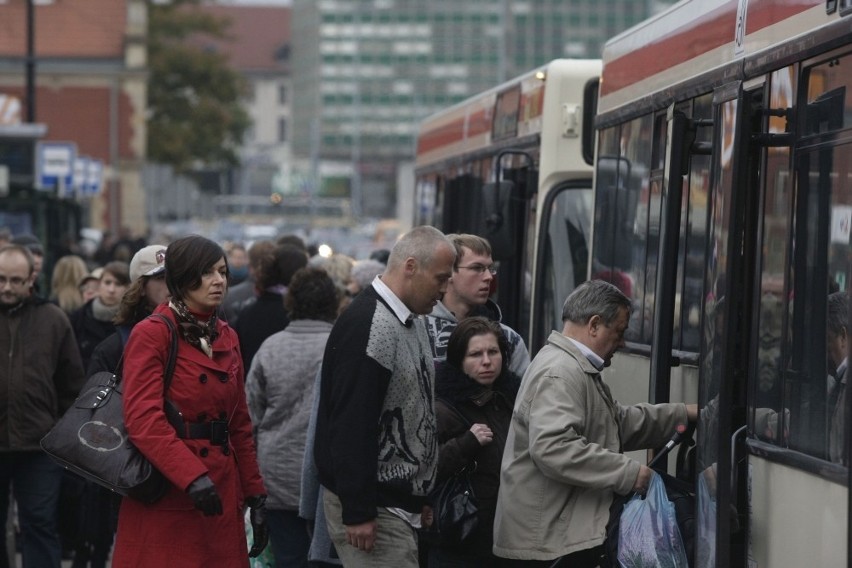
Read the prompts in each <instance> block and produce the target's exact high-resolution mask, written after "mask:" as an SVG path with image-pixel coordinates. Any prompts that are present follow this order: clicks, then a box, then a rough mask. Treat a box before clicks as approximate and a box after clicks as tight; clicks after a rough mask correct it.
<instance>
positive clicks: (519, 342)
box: [426, 300, 530, 377]
mask: <svg viewBox="0 0 852 568" xmlns="http://www.w3.org/2000/svg"><path fill="white" fill-rule="evenodd" d="M470 315H471V316H483V317H486V318H488V319H490V320H492V321H496V322H497V323H499V324H500V327H501V328H502V329H503V335H505V336H506V339H507V340H508V341H509V347H510V349H511V352H512V356H511V360H510V361H509V369H510V370H511V371H512V372H513V373H515V374H516V375H518V376H519V377H523V376H524V371H526V370H527V366H528V365H529V364H530V352H529V351H528V350H527V346H526V344H525V343H524V338H523V337H521V336H520V334H519V333H518V332H517V331H515V330H514V329H512V328H511V327H509V326H508V325H506V324H504V323H502V322H501V321H500V320H501V319H502V317H503V314H502V312H500V308H499V306H497V304H495V303H494V302H493V301H491V300H488V301H487V302H486V303H485V305H484V306H480V307H479V308H478V309H477V310H476V311H475V312H474V313H472V314H470ZM458 324H459V320H458V318H457V317H456V315H455V314H454V313H453V312H451V311H450V310H448V309H447V306H445V305H444V303H443V302H438V303H437V304H435V307H434V308H432V313H431V314H429V315H427V316H426V330H427V331H428V332H429V345H430V347H432V358H433V359H434V360H435V361H436V362H438V361H444V360H446V358H447V343H449V341H450V334H452V333H453V330H454V329H455V328H456V326H458Z"/></svg>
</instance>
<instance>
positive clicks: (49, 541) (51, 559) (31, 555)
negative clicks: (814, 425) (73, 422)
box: [0, 452, 62, 568]
mask: <svg viewBox="0 0 852 568" xmlns="http://www.w3.org/2000/svg"><path fill="white" fill-rule="evenodd" d="M0 456H2V458H0V519H5V518H6V516H7V514H8V511H9V485H10V484H11V486H12V493H13V495H14V497H15V501H16V502H17V503H18V521H19V523H20V526H21V556H22V557H23V561H24V562H23V566H24V568H59V567H60V562H61V556H62V547H61V546H60V545H59V534H58V532H57V530H56V517H57V509H58V508H57V504H58V502H59V485H60V482H61V480H62V468H61V467H60V466H59V465H58V464H57V463H56V462H54V461H53V460H52V459H51V458H49V457H48V456H47V454H44V453H42V452H4V453H2V454H0Z"/></svg>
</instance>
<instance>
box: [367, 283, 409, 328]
mask: <svg viewBox="0 0 852 568" xmlns="http://www.w3.org/2000/svg"><path fill="white" fill-rule="evenodd" d="M373 288H375V289H376V293H377V294H378V295H379V296H381V297H382V299H383V300H384V301H385V302H387V303H388V306H390V309H391V310H393V313H394V315H395V316H396V317H397V318H399V321H401V322H402V323H403V324H405V325H408V322H409V321H411V320H413V319H414V317H415V316H414V314H413V313H412V312H411V310H409V309H408V307H406V305H405V304H403V303H402V300H400V299H399V298H398V297H397V296H396V294H394V293H393V290H391V289H390V288H388V286H387V284H385V283H384V282H382V279H381V278H379V276H376V277H375V278H373Z"/></svg>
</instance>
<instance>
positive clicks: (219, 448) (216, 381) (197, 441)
mask: <svg viewBox="0 0 852 568" xmlns="http://www.w3.org/2000/svg"><path fill="white" fill-rule="evenodd" d="M165 267H166V286H167V287H168V290H169V293H170V294H171V299H170V301H169V303H168V304H162V305H160V306H158V307H157V308H156V309H155V310H154V314H155V315H157V316H158V317H152V318H147V319H144V320H142V321H140V322H139V323H138V324H136V325H135V326H134V328H133V331H132V332H131V334H130V339H129V340H128V343H127V347H126V349H125V353H124V363H123V371H124V373H123V377H124V378H123V386H124V417H125V424H126V426H127V431H128V434H129V437H130V440H131V441H132V442H133V444H134V445H135V446H136V447H137V448H138V449H139V451H140V452H142V454H144V455H145V456H146V457H147V458H148V459H149V460H150V461H151V463H152V464H153V465H154V467H156V468H157V469H158V470H159V471H160V472H162V473H163V475H164V476H165V477H166V478H167V479H168V480H169V481H170V482H171V486H170V488H169V490H168V492H167V493H166V495H165V496H164V497H163V498H162V499H160V500H159V501H157V502H156V503H154V504H151V505H146V504H144V503H142V502H139V501H135V500H133V499H129V498H128V499H124V500H123V501H122V504H121V510H120V512H119V518H118V534H117V537H116V545H115V554H114V556H113V565H115V566H161V565H162V566H198V567H201V566H223V567H231V566H233V567H237V566H239V567H240V568H244V567H245V566H246V563H247V558H248V554H249V553H248V551H247V547H246V538H245V529H244V521H243V511H244V507H245V505H248V506H249V507H251V520H252V526H253V527H254V533H255V535H254V536H255V547H253V548H252V554H253V555H256V554H259V553H260V551H261V550H262V549H263V546H264V545H265V540H266V539H265V536H264V535H265V532H266V525H265V520H264V507H263V504H264V501H265V499H266V490H265V489H264V486H263V482H262V480H261V477H260V471H259V469H258V466H257V460H256V457H255V447H254V440H253V437H252V425H251V420H250V418H249V414H248V408H247V406H246V399H245V388H244V381H243V369H242V360H241V358H240V351H239V342H238V341H237V336H236V333H235V332H234V331H233V330H232V329H231V328H230V327H228V325H227V324H226V323H225V322H223V321H221V320H219V319H218V318H217V315H216V314H217V309H218V308H219V306H220V305H221V304H222V300H223V299H224V297H225V293H226V292H227V287H228V264H227V261H226V259H225V253H224V251H223V250H222V248H221V247H220V246H219V245H218V244H216V243H215V242H213V241H210V240H208V239H205V238H203V237H199V236H189V237H184V238H181V239H178V240H176V241H174V242H173V243H171V244H170V245H169V247H168V251H167V254H166V258H165ZM159 316H162V317H165V318H167V319H168V320H170V321H171V322H172V323H173V324H174V326H175V330H176V333H177V339H178V341H177V343H178V349H177V354H176V364H175V370H174V375H173V379H172V382H171V385H170V387H169V389H168V390H167V391H166V392H165V393H164V392H163V390H164V389H163V375H164V371H165V368H166V363H167V361H168V357H169V351H170V344H171V331H170V328H169V326H168V325H167V324H166V322H165V321H163V320H162V319H161V318H160V317H159ZM166 408H168V409H169V411H168V412H167V411H166Z"/></svg>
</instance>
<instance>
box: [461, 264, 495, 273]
mask: <svg viewBox="0 0 852 568" xmlns="http://www.w3.org/2000/svg"><path fill="white" fill-rule="evenodd" d="M459 268H466V269H467V270H470V271H472V272H476V273H477V274H483V273H484V272H485V271H486V270H487V271H488V272H490V273H491V274H492V275H495V274H497V268H495V267H494V265H493V264H492V265H491V266H485V265H484V264H471V265H469V266H459Z"/></svg>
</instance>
